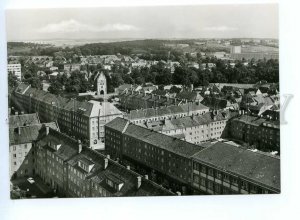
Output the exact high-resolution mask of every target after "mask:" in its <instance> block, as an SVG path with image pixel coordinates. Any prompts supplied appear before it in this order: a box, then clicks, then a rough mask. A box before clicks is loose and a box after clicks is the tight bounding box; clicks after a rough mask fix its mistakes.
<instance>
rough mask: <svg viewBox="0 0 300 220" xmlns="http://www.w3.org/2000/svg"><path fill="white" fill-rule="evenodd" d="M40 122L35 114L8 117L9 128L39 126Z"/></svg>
mask: <svg viewBox="0 0 300 220" xmlns="http://www.w3.org/2000/svg"><path fill="white" fill-rule="evenodd" d="M39 123H40V120H39V117H38V114H37V113H33V114H23V115H10V116H9V127H10V128H16V127H19V126H28V125H34V124H39Z"/></svg>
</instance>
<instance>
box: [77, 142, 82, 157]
mask: <svg viewBox="0 0 300 220" xmlns="http://www.w3.org/2000/svg"><path fill="white" fill-rule="evenodd" d="M81 151H82V143H81V140H78V153H79V154H80V153H81Z"/></svg>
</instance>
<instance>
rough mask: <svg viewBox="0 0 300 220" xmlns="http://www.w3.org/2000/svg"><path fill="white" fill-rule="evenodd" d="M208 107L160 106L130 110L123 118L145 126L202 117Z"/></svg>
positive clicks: (194, 105)
mask: <svg viewBox="0 0 300 220" xmlns="http://www.w3.org/2000/svg"><path fill="white" fill-rule="evenodd" d="M208 111H209V109H208V107H206V106H204V105H202V104H201V103H199V104H198V105H197V104H194V103H186V104H182V105H170V106H162V107H159V108H147V109H141V110H132V111H130V112H129V114H127V115H125V116H124V117H125V118H127V119H128V120H130V121H131V122H132V123H133V124H137V125H146V124H147V123H150V122H157V121H162V120H167V119H168V120H171V119H173V118H182V117H186V116H193V115H195V116H196V115H203V114H205V113H206V112H208Z"/></svg>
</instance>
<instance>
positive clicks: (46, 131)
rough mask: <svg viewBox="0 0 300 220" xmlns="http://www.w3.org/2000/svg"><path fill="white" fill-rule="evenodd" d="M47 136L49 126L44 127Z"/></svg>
mask: <svg viewBox="0 0 300 220" xmlns="http://www.w3.org/2000/svg"><path fill="white" fill-rule="evenodd" d="M48 134H49V126H46V135H48Z"/></svg>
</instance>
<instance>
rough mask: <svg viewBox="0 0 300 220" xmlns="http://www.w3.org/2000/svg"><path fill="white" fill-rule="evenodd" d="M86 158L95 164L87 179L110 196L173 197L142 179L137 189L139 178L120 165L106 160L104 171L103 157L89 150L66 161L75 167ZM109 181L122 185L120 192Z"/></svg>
mask: <svg viewBox="0 0 300 220" xmlns="http://www.w3.org/2000/svg"><path fill="white" fill-rule="evenodd" d="M82 158H86V159H88V160H90V161H93V163H94V164H95V165H94V167H93V169H92V170H91V172H90V173H88V174H87V179H91V180H92V181H93V182H94V183H97V184H99V185H100V186H101V187H103V188H105V189H106V190H107V191H109V192H110V193H111V194H112V196H167V195H174V194H173V193H172V192H170V191H168V190H167V189H165V188H163V187H161V186H159V185H157V184H155V183H153V182H152V181H150V180H146V179H145V178H143V177H141V178H142V182H141V186H140V188H138V189H137V187H136V182H137V177H138V176H140V175H139V174H138V173H135V172H134V171H132V170H128V169H126V168H125V167H124V166H122V165H121V164H118V163H117V162H115V161H113V160H111V159H108V166H107V168H106V169H104V163H103V160H104V158H105V156H104V155H102V154H100V153H98V152H96V151H94V150H91V149H89V148H83V150H82V152H81V153H80V154H77V155H76V156H75V157H73V158H72V159H70V160H69V161H68V163H69V164H71V165H73V166H77V161H78V160H81V159H82ZM107 179H109V180H111V181H113V182H114V183H116V184H123V186H122V187H121V189H120V190H116V189H114V188H112V187H111V186H109V185H108V184H107V183H106V180H107Z"/></svg>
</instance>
